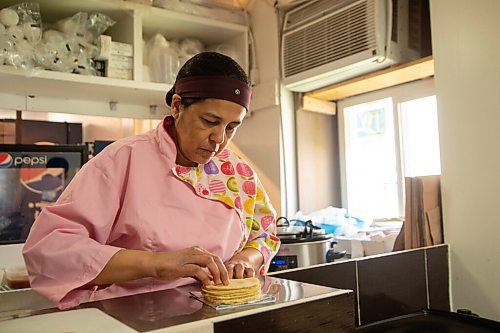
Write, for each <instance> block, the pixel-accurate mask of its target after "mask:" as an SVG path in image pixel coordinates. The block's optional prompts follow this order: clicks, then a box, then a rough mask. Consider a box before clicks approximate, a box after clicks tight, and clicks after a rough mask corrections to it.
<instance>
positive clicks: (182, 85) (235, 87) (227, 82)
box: [175, 76, 252, 111]
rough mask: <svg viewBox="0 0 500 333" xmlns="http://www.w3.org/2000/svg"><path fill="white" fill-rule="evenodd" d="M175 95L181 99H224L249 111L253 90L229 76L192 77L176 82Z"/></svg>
mask: <svg viewBox="0 0 500 333" xmlns="http://www.w3.org/2000/svg"><path fill="white" fill-rule="evenodd" d="M175 93H176V94H178V95H180V96H181V97H194V98H217V99H224V100H226V101H231V102H234V103H237V104H239V105H241V106H243V107H245V109H247V111H248V107H249V106H250V96H251V95H252V88H250V87H249V86H248V85H247V84H246V83H245V82H242V81H240V80H238V79H234V78H232V77H227V76H191V77H186V78H182V79H178V80H177V81H176V82H175Z"/></svg>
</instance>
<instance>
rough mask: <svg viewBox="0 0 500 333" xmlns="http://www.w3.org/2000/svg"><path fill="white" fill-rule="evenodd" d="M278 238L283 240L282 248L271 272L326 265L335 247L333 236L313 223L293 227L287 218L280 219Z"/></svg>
mask: <svg viewBox="0 0 500 333" xmlns="http://www.w3.org/2000/svg"><path fill="white" fill-rule="evenodd" d="M280 221H282V223H281V224H280V223H279V222H280ZM277 236H278V237H279V238H280V239H281V246H280V249H279V251H278V253H277V254H276V256H275V257H274V258H273V259H272V260H271V264H270V267H269V271H271V272H275V271H281V270H285V269H292V268H299V267H307V266H311V265H317V264H323V263H326V262H327V252H328V251H329V250H330V248H332V246H333V243H332V242H333V235H332V234H328V233H325V230H324V229H322V228H319V227H317V226H314V225H313V224H312V222H311V221H305V222H303V225H298V226H297V225H294V226H291V225H290V222H289V221H288V220H287V219H286V218H285V217H280V218H279V219H278V220H277Z"/></svg>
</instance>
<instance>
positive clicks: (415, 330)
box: [356, 310, 500, 333]
mask: <svg viewBox="0 0 500 333" xmlns="http://www.w3.org/2000/svg"><path fill="white" fill-rule="evenodd" d="M356 332H362V333H375V332H385V333H430V332H433V333H434V332H436V333H447V332H453V333H455V332H475V333H476V332H477V333H489V332H497V333H498V332H500V323H499V322H496V321H493V320H489V319H485V318H481V317H477V316H474V315H466V314H460V313H455V312H448V311H440V310H422V311H419V312H416V313H412V314H409V315H404V316H399V317H395V318H390V319H386V320H381V321H378V322H376V323H372V324H366V325H363V326H359V327H357V328H356Z"/></svg>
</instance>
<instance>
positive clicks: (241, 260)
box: [225, 248, 264, 279]
mask: <svg viewBox="0 0 500 333" xmlns="http://www.w3.org/2000/svg"><path fill="white" fill-rule="evenodd" d="M263 261H264V257H263V256H262V254H261V253H260V251H259V250H257V249H254V248H245V249H243V250H241V251H240V252H238V253H236V254H235V255H234V256H233V257H232V258H231V259H229V260H228V261H227V262H226V263H225V265H226V269H227V273H228V275H229V278H233V279H243V278H247V277H254V276H255V272H256V271H257V270H258V269H259V267H260V266H261V265H262V263H263Z"/></svg>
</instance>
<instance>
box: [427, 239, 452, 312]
mask: <svg viewBox="0 0 500 333" xmlns="http://www.w3.org/2000/svg"><path fill="white" fill-rule="evenodd" d="M425 251H426V253H427V281H428V282H427V283H428V287H429V308H431V309H435V310H443V311H450V309H451V308H450V284H449V265H448V245H441V246H438V247H432V248H427V249H425Z"/></svg>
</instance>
